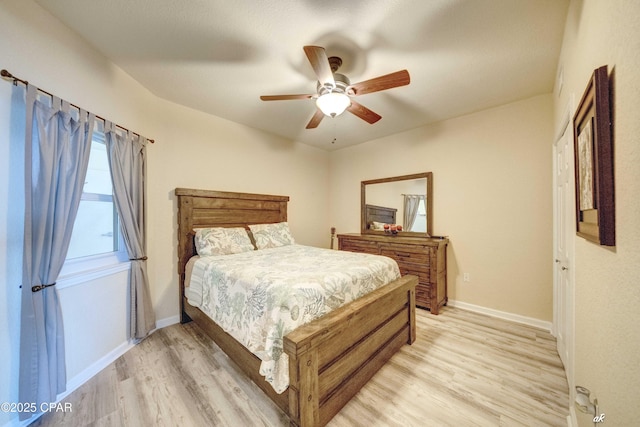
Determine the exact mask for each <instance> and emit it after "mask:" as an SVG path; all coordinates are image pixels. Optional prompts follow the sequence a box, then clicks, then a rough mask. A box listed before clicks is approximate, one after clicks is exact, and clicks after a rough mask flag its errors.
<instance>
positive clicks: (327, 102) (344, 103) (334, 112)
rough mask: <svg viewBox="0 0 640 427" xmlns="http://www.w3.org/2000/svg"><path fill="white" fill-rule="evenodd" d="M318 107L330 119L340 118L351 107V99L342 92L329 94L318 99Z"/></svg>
mask: <svg viewBox="0 0 640 427" xmlns="http://www.w3.org/2000/svg"><path fill="white" fill-rule="evenodd" d="M316 105H317V106H318V108H319V109H320V111H322V112H323V113H324V114H325V115H327V116H329V117H335V116H339V115H340V114H342V113H344V110H346V109H347V107H349V105H351V99H349V97H348V96H347V95H346V94H344V93H341V92H329V93H325V94H323V95H321V96H320V97H318V99H316Z"/></svg>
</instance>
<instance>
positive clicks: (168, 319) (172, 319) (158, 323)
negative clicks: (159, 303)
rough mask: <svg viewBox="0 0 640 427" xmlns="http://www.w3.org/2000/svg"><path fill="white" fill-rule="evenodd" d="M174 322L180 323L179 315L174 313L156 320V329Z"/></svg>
mask: <svg viewBox="0 0 640 427" xmlns="http://www.w3.org/2000/svg"><path fill="white" fill-rule="evenodd" d="M176 323H180V315H177V314H176V315H175V316H171V317H165V318H164V319H160V320H156V329H155V330H158V329H162V328H166V327H167V326H171V325H175V324H176Z"/></svg>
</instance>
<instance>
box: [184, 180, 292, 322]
mask: <svg viewBox="0 0 640 427" xmlns="http://www.w3.org/2000/svg"><path fill="white" fill-rule="evenodd" d="M175 195H176V196H177V198H178V275H179V281H180V309H181V310H180V311H181V312H182V304H183V295H184V270H185V266H186V264H187V261H189V259H190V258H191V257H192V256H194V255H196V250H195V245H194V243H193V238H194V235H195V233H194V231H193V229H194V228H206V227H247V226H248V225H249V224H267V223H276V222H283V221H286V220H287V202H288V201H289V196H272V195H266V194H249V193H233V192H228V191H208V190H195V189H190V188H176V190H175Z"/></svg>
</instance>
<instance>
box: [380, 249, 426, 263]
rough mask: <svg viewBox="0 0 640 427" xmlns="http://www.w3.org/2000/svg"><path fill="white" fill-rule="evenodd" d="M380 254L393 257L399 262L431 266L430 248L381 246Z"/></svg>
mask: <svg viewBox="0 0 640 427" xmlns="http://www.w3.org/2000/svg"><path fill="white" fill-rule="evenodd" d="M380 254H381V255H385V256H388V257H391V258H393V259H395V260H396V261H398V262H401V261H405V262H413V263H419V264H424V265H427V266H428V265H429V262H430V256H429V255H430V252H429V248H425V247H423V246H413V245H393V244H389V245H381V246H380Z"/></svg>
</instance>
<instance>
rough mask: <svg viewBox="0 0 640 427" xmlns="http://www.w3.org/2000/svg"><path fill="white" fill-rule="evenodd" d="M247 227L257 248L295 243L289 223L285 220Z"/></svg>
mask: <svg viewBox="0 0 640 427" xmlns="http://www.w3.org/2000/svg"><path fill="white" fill-rule="evenodd" d="M249 229H250V230H251V233H252V234H253V240H255V242H256V247H257V248H258V249H268V248H279V247H280V246H286V245H293V244H295V241H294V240H293V236H292V235H291V230H289V224H288V223H286V222H278V223H275V224H254V225H250V226H249Z"/></svg>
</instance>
